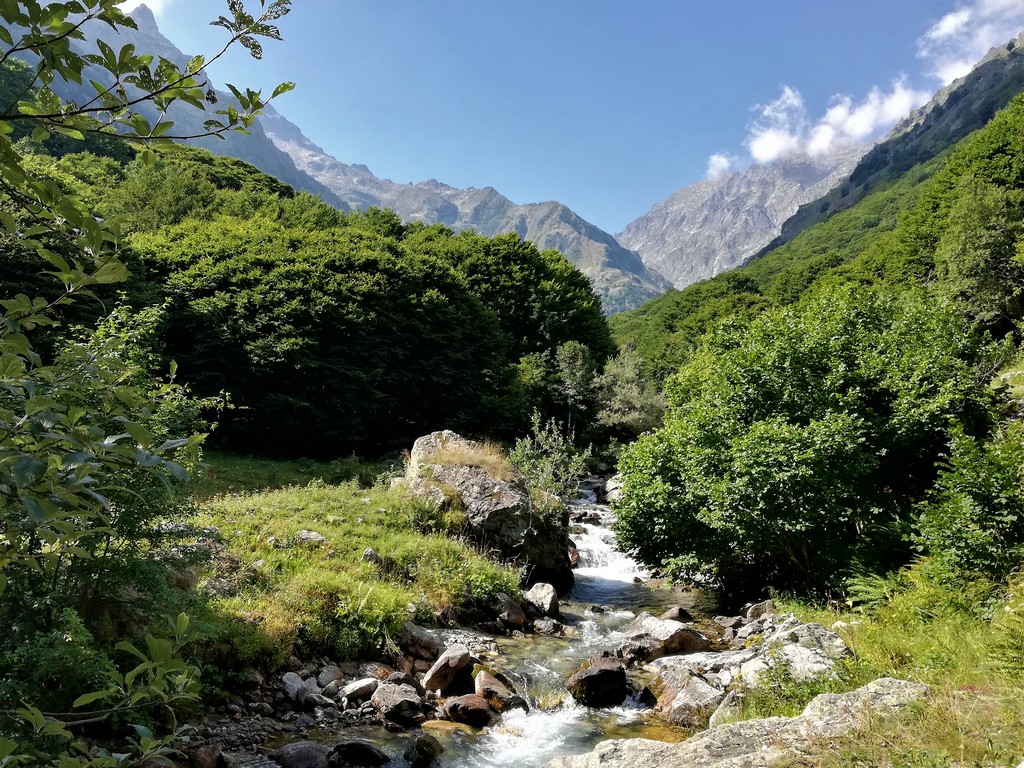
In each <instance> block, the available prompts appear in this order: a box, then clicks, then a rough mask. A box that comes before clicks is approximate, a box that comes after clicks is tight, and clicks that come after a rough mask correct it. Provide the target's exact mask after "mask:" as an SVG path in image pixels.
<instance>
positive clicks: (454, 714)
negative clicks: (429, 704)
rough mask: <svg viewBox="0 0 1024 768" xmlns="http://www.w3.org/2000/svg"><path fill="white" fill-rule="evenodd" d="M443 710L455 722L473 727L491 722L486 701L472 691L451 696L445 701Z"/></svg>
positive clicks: (481, 726)
mask: <svg viewBox="0 0 1024 768" xmlns="http://www.w3.org/2000/svg"><path fill="white" fill-rule="evenodd" d="M444 711H445V714H447V715H448V717H450V718H451V719H452V720H454V721H455V722H456V723H464V724H465V725H469V726H472V727H473V728H483V727H484V726H485V725H487V724H488V723H490V722H491V708H490V707H489V706H488V705H487V701H486V700H484V699H482V698H481V697H479V696H477V695H476V694H474V693H470V694H468V695H466V696H453V697H451V698H450V699H448V701H446V702H445V704H444Z"/></svg>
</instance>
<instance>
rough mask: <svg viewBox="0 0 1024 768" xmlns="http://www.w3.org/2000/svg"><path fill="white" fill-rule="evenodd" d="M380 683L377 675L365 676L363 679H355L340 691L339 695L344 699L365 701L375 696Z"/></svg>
mask: <svg viewBox="0 0 1024 768" xmlns="http://www.w3.org/2000/svg"><path fill="white" fill-rule="evenodd" d="M379 685H380V681H379V680H378V679H377V678H375V677H364V678H362V679H361V680H354V681H352V682H351V683H349V684H348V685H346V686H345V687H344V688H342V689H341V690H340V691H338V695H339V696H341V697H342V698H343V699H348V701H349V702H354V701H363V700H365V699H368V698H370V697H371V696H373V692H374V691H376V690H377V686H379Z"/></svg>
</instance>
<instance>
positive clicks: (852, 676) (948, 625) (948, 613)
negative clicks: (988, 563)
mask: <svg viewBox="0 0 1024 768" xmlns="http://www.w3.org/2000/svg"><path fill="white" fill-rule="evenodd" d="M888 581H889V583H890V587H891V589H889V590H888V592H887V594H885V595H884V597H882V599H880V600H879V601H878V602H876V603H875V604H872V605H869V606H865V607H862V608H860V609H857V610H854V609H851V608H850V607H848V606H843V607H836V606H832V607H820V606H811V605H807V604H806V603H800V602H795V601H783V602H784V607H785V609H786V610H792V611H794V612H795V613H797V615H798V616H800V618H801V619H803V620H805V621H816V622H819V623H821V624H824V625H825V626H827V627H832V628H834V629H835V630H836V631H837V632H838V633H839V634H840V635H841V636H842V637H843V639H844V640H846V642H847V644H848V645H849V647H850V648H851V649H852V650H853V652H854V661H853V662H852V663H851V665H850V670H849V674H848V675H847V677H846V679H845V681H844V684H843V685H842V686H841V687H845V688H847V689H850V688H854V687H857V686H859V685H862V684H864V683H865V682H867V681H869V680H872V679H875V678H878V677H897V678H902V679H906V680H913V681H915V682H920V683H924V684H925V685H927V686H928V687H929V695H928V696H927V698H926V699H925V700H923V701H922V702H920V703H919V704H917V705H915V706H912V707H910V708H908V709H907V710H906V711H905V712H903V713H902V714H901V715H900V716H898V717H893V718H880V717H879V718H873V719H872V720H871V721H870V722H869V723H868V727H866V728H865V729H864V730H863V731H861V732H859V733H857V734H855V735H850V736H848V737H844V738H838V739H827V740H822V741H820V742H818V743H816V744H815V745H813V747H812V748H811V749H810V750H809V751H808V752H807V753H806V754H804V755H802V756H801V757H799V758H794V759H793V760H792V761H791V762H788V763H785V765H791V766H810V765H814V766H824V767H826V768H839V767H840V766H843V767H845V766H908V767H910V768H918V767H919V768H932V767H934V766H958V768H967V767H968V766H979V767H980V766H1016V765H1018V763H1020V761H1021V760H1022V759H1024V675H1022V674H1021V670H1020V666H1021V653H1022V652H1024V640H1022V637H1024V633H1022V628H1024V615H1022V614H1021V610H1022V607H1024V601H1021V600H1020V599H1014V598H1010V599H1009V600H1007V599H1006V597H1005V594H1003V595H1001V596H1000V597H1001V600H1000V599H992V598H989V599H988V600H986V599H985V598H983V597H982V592H983V590H981V589H980V588H979V589H978V590H977V593H976V594H975V593H974V590H972V589H970V588H966V589H957V590H954V589H951V588H949V587H945V586H942V585H939V584H936V583H934V582H932V581H930V580H929V579H928V577H927V575H926V574H925V572H924V569H923V568H922V567H921V566H920V565H918V566H915V567H913V568H910V569H908V570H906V571H904V572H902V573H901V574H899V575H897V576H894V577H892V578H890V579H889V580H888ZM879 585H881V581H879ZM990 616H994V617H995V618H994V619H993V618H990ZM808 698H809V697H808ZM787 714H792V712H790V713H787Z"/></svg>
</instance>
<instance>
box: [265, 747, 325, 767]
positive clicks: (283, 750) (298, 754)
mask: <svg viewBox="0 0 1024 768" xmlns="http://www.w3.org/2000/svg"><path fill="white" fill-rule="evenodd" d="M267 757H269V758H270V759H271V760H273V761H274V762H275V763H277V764H278V765H279V766H281V768H328V764H327V750H325V749H324V748H323V747H322V746H320V745H319V744H317V743H316V742H313V741H296V742H295V743H293V744H285V745H284V746H283V747H279V748H278V749H275V750H274V751H273V752H271V753H270V754H269V755H267Z"/></svg>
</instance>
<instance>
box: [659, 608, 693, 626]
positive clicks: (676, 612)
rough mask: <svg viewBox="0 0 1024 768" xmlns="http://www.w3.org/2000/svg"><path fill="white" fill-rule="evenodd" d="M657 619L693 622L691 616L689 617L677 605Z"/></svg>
mask: <svg viewBox="0 0 1024 768" xmlns="http://www.w3.org/2000/svg"><path fill="white" fill-rule="evenodd" d="M658 618H659V619H664V620H665V621H680V622H687V621H693V616H691V615H690V612H689V611H688V610H686V609H685V608H683V607H682V606H679V605H677V606H674V607H672V608H669V609H668V610H667V611H665V612H664V613H663V614H661V616H659V617H658Z"/></svg>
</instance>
